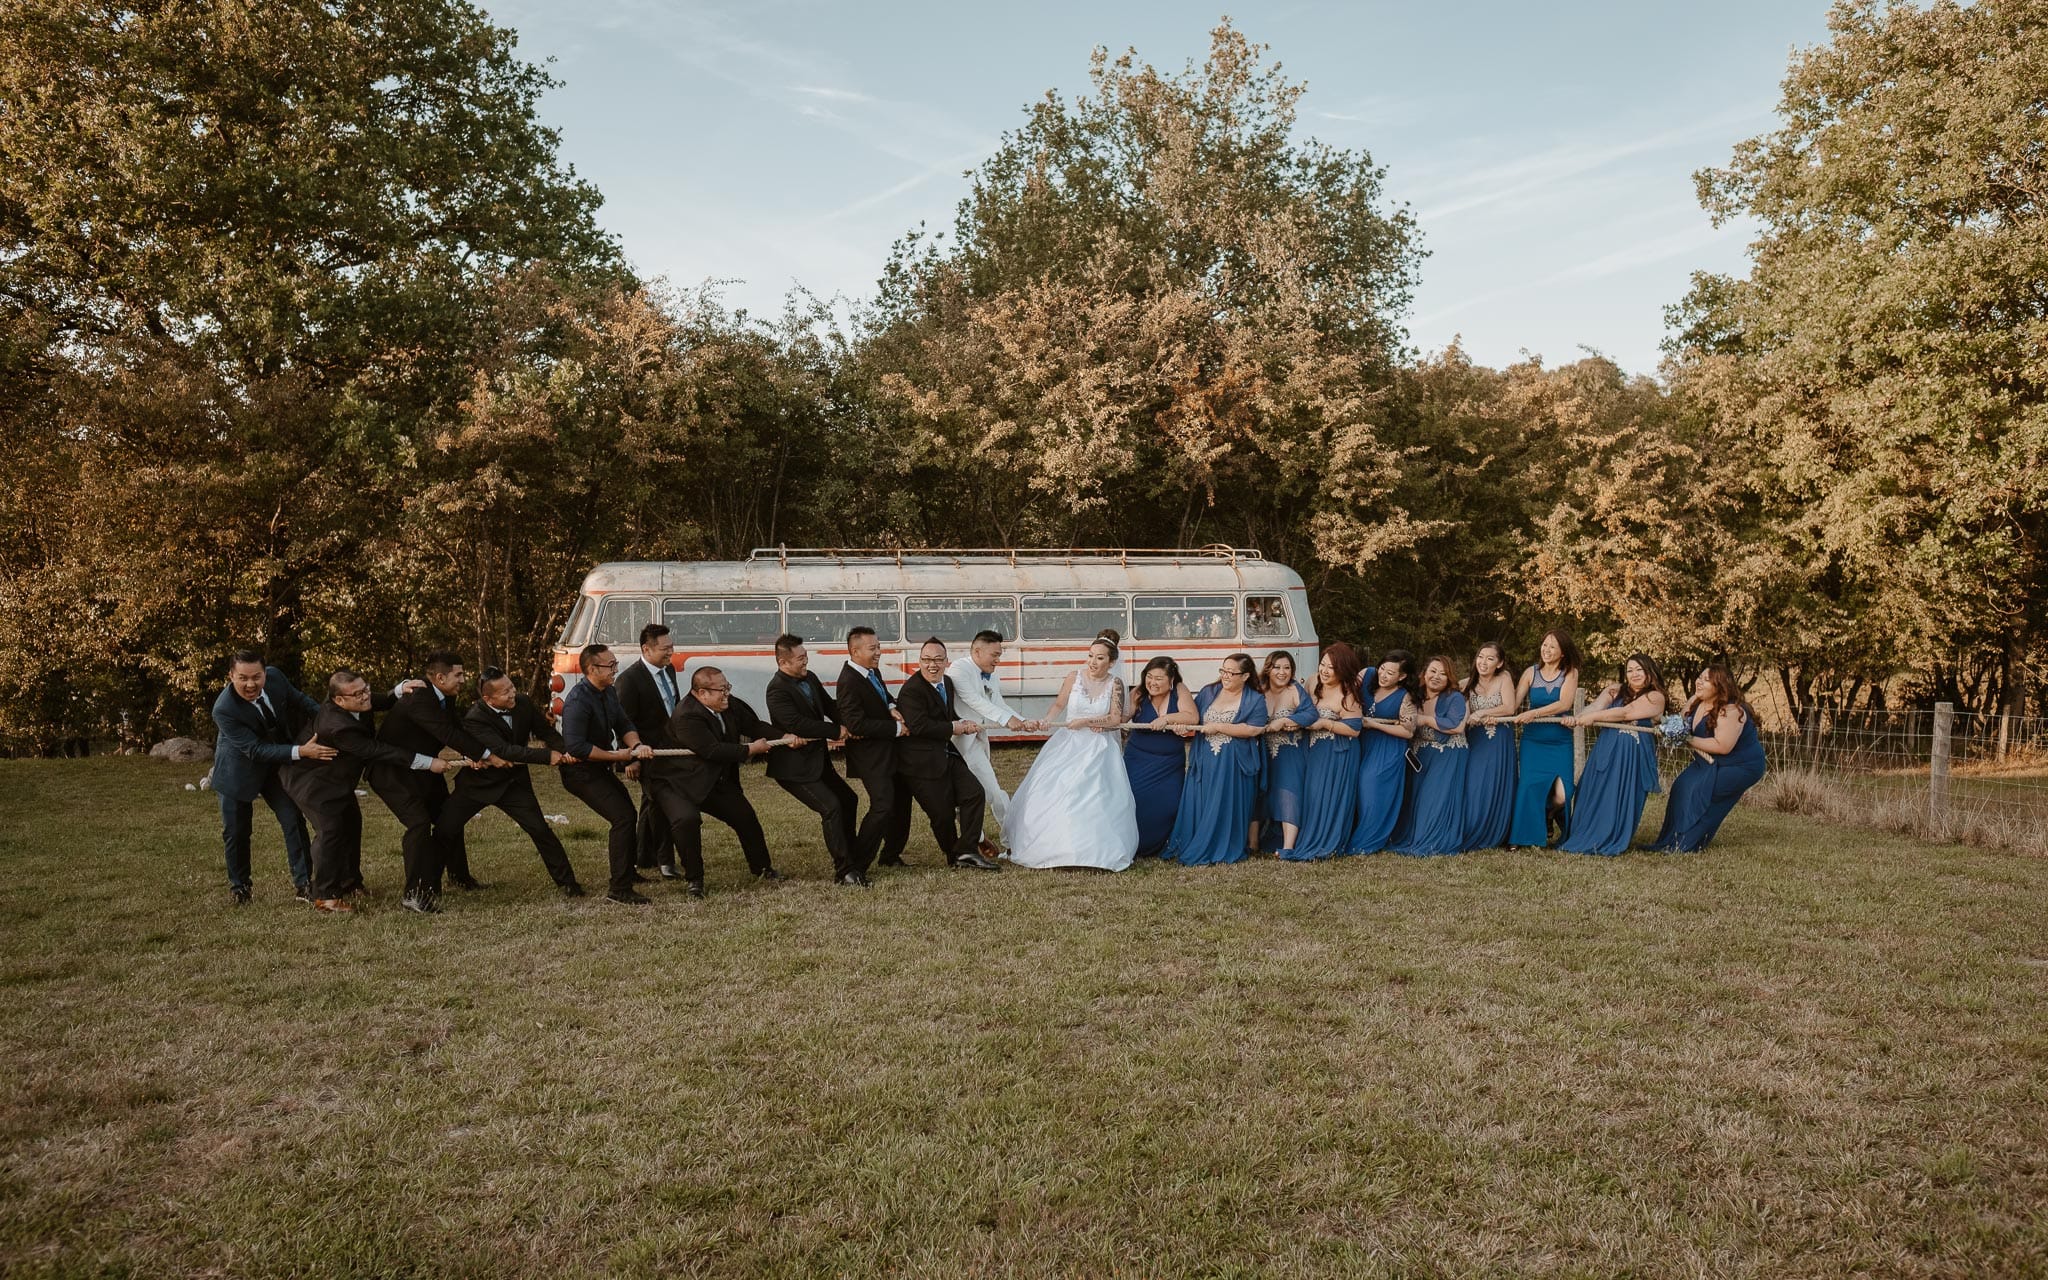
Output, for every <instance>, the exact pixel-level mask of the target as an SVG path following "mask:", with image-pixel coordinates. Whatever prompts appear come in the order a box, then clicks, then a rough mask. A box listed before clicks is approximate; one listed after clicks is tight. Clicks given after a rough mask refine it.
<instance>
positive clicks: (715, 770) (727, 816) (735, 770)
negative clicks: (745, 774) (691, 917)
mask: <svg viewBox="0 0 2048 1280" xmlns="http://www.w3.org/2000/svg"><path fill="white" fill-rule="evenodd" d="M721 721H723V723H721ZM668 736H669V740H670V741H672V742H673V743H675V745H676V746H678V747H686V748H688V749H689V750H691V751H693V752H695V753H696V754H695V755H689V756H671V757H667V758H664V759H659V760H648V761H644V762H642V764H641V766H640V776H641V777H643V778H645V779H647V785H648V786H649V787H650V788H652V789H653V791H654V795H655V802H656V803H657V804H659V805H660V806H661V811H662V813H663V815H664V816H666V817H667V818H668V821H669V829H670V832H671V834H672V835H673V837H674V839H675V845H676V859H677V860H678V861H679V862H681V863H682V864H683V878H684V879H686V880H688V881H690V882H691V883H693V884H702V883H703V881H704V820H703V817H702V815H704V814H707V813H708V814H710V815H711V816H712V817H714V818H716V819H718V820H719V821H720V822H723V823H724V824H725V825H727V826H729V827H731V828H732V829H733V834H734V835H736V836H738V837H739V840H740V850H741V851H742V852H743V853H745V854H746V856H747V869H748V870H750V871H752V872H753V873H754V874H755V875H760V874H761V873H762V872H763V871H766V870H768V869H769V866H770V863H769V861H768V837H767V836H766V835H765V834H764V833H763V832H762V830H761V820H760V818H758V817H756V816H755V814H754V806H753V805H751V804H749V803H748V802H747V795H746V792H745V791H743V790H741V789H740V764H741V762H742V761H745V760H747V759H748V758H749V757H750V756H751V754H752V753H751V752H749V751H748V750H747V748H746V747H745V746H743V745H741V743H740V739H741V738H742V737H748V738H773V737H780V736H781V735H780V733H779V732H777V730H776V729H775V728H774V727H773V726H771V725H767V724H764V723H762V721H761V718H760V717H759V716H757V715H755V714H754V709H753V708H752V707H749V706H748V705H747V704H746V703H744V702H741V701H740V700H739V699H738V698H733V699H731V700H730V701H729V702H728V703H727V704H726V709H725V711H724V712H722V713H713V712H712V710H711V708H709V707H707V706H705V705H704V704H703V703H701V702H699V701H697V699H696V697H695V696H694V695H685V696H684V698H683V700H682V701H681V702H678V703H677V704H676V710H675V714H674V715H672V716H670V717H669V721H668Z"/></svg>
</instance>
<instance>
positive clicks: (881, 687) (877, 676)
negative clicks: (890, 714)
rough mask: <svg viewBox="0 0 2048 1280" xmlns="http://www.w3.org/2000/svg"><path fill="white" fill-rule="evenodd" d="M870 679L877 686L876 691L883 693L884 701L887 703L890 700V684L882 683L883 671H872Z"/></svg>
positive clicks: (869, 673)
mask: <svg viewBox="0 0 2048 1280" xmlns="http://www.w3.org/2000/svg"><path fill="white" fill-rule="evenodd" d="M868 680H869V681H870V682H871V683H872V684H873V685H874V686H875V692H876V693H879V694H881V695H882V702H883V703H884V704H885V705H886V704H887V703H888V701H889V686H888V685H886V684H883V683H882V673H881V672H879V671H870V672H868Z"/></svg>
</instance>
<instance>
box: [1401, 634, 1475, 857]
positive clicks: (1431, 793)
mask: <svg viewBox="0 0 2048 1280" xmlns="http://www.w3.org/2000/svg"><path fill="white" fill-rule="evenodd" d="M1456 679H1457V673H1456V671H1455V670H1454V669H1453V668H1452V665H1451V660H1450V659H1449V658H1431V659H1430V660H1429V665H1428V666H1426V667H1424V668H1423V669H1422V710H1421V712H1420V713H1419V714H1418V715H1417V717H1416V720H1417V725H1418V727H1417V729H1416V734H1415V738H1416V741H1417V742H1419V743H1420V744H1421V746H1420V748H1419V749H1418V750H1417V753H1416V754H1417V755H1418V756H1419V757H1420V758H1421V761H1422V768H1421V769H1420V770H1419V771H1418V772H1417V773H1416V775H1415V794H1414V798H1413V800H1412V802H1411V803H1412V805H1413V808H1412V809H1411V812H1412V813H1413V814H1414V815H1415V816H1414V819H1413V821H1412V823H1411V825H1410V828H1409V832H1408V836H1407V838H1406V839H1405V840H1402V841H1400V842H1399V843H1397V844H1395V846H1394V852H1395V853H1406V854H1412V855H1414V856H1417V857H1435V856H1437V855H1439V854H1446V853H1459V852H1461V851H1463V849H1464V848H1465V778H1466V774H1467V771H1468V767H1469V763H1470V758H1471V753H1470V751H1469V750H1468V748H1467V747H1466V745H1465V695H1464V694H1462V693H1459V692H1458V691H1457V690H1456V689H1455V688H1453V687H1452V685H1453V684H1454V682H1455V681H1456Z"/></svg>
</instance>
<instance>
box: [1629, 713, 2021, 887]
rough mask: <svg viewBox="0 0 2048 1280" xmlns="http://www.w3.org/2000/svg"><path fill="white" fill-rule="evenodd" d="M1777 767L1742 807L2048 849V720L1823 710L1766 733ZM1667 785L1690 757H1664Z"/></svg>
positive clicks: (1678, 752)
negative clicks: (1748, 805) (1760, 806)
mask: <svg viewBox="0 0 2048 1280" xmlns="http://www.w3.org/2000/svg"><path fill="white" fill-rule="evenodd" d="M1760 736H1761V738H1762V739H1763V745H1764V754H1765V757H1766V759H1767V760H1768V762H1769V768H1770V772H1769V773H1767V774H1766V775H1765V777H1764V780H1763V781H1762V782H1761V783H1759V784H1757V786H1756V787H1755V788H1753V789H1752V790H1751V791H1750V793H1749V795H1748V796H1746V797H1745V801H1746V802H1747V803H1750V804H1761V805H1765V806H1768V807H1770V808H1774V809H1778V810H1780V811H1783V812H1787V813H1804V814H1810V815H1813V816H1817V817H1822V818H1827V819H1829V820H1831V821H1836V822H1840V823H1843V824H1845V825H1850V826H1858V827H1866V828H1871V829H1874V830H1880V831H1889V832H1893V833H1896V834H1901V835H1910V836H1915V837H1918V838H1920V839H1925V840H1935V841H1955V842H1959V843H1963V844H1972V845H1980V846H1984V847H1988V848H1999V849H2015V850H2019V851H2022V852H2027V853H2036V854H2048V717H2041V716H2005V715H1987V714H1981V713H1977V714H1973V713H1967V712H1956V711H1954V710H1953V709H1952V708H1951V707H1950V706H1949V705H1948V704H1946V703H1942V704H1938V705H1937V706H1936V707H1935V708H1934V709H1933V710H1931V711H1924V710H1902V711H1890V710H1877V711H1871V710H1857V711H1849V712H1843V713H1839V714H1838V713H1834V712H1816V713H1813V714H1810V715H1808V716H1807V717H1806V718H1805V719H1804V722H1803V723H1795V724H1792V725H1789V726H1779V727H1766V728H1762V729H1761V732H1760ZM1659 758H1660V762H1661V765H1662V770H1663V774H1664V778H1665V781H1666V783H1667V784H1668V783H1669V781H1670V779H1671V778H1672V777H1673V776H1675V775H1676V774H1677V773H1678V771H1679V770H1681V769H1683V768H1684V767H1685V766H1686V765H1687V764H1689V763H1690V762H1691V760H1692V753H1691V752H1690V751H1689V750H1687V749H1686V748H1684V747H1682V746H1680V747H1666V748H1663V749H1662V750H1661V751H1660V752H1659Z"/></svg>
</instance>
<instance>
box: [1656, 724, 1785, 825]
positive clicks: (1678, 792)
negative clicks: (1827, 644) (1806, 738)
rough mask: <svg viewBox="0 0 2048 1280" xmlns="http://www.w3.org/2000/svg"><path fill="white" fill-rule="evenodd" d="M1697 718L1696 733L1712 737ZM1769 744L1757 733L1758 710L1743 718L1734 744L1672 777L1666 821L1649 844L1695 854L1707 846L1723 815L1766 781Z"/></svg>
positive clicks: (1701, 736)
mask: <svg viewBox="0 0 2048 1280" xmlns="http://www.w3.org/2000/svg"><path fill="white" fill-rule="evenodd" d="M1700 729H1701V723H1700V721H1698V720H1695V721H1693V727H1692V736H1693V737H1695V738H1710V737H1712V736H1713V735H1712V734H1708V733H1702V732H1701V731H1700ZM1764 772H1765V763H1764V744H1763V740H1762V739H1761V738H1759V737H1757V733H1756V716H1755V714H1754V713H1752V714H1749V715H1745V716H1744V717H1743V718H1742V733H1741V735H1740V736H1739V737H1737V738H1736V739H1735V749H1734V750H1733V751H1730V752H1729V753H1728V754H1727V755H1725V756H1715V757H1713V758H1712V759H1711V760H1702V759H1700V758H1699V757H1698V756H1694V757H1693V762H1692V763H1691V764H1689V765H1687V766H1686V767H1685V772H1683V773H1681V774H1679V775H1678V777H1676V778H1675V779H1673V780H1672V783H1671V797H1670V799H1669V800H1667V801H1666V802H1665V805H1664V826H1663V829H1662V830H1660V831H1658V832H1657V842H1656V843H1655V844H1653V845H1651V846H1650V847H1651V848H1652V849H1661V850H1663V851H1665V852H1667V853H1692V852H1695V851H1697V850H1700V849H1704V848H1706V847H1707V844H1708V842H1709V841H1711V840H1712V839H1713V838H1714V833H1715V832H1717V831H1719V830H1720V829H1721V821H1722V819H1724V818H1726V817H1727V816H1728V813H1729V811H1730V810H1732V809H1734V808H1735V803H1736V801H1738V800H1740V799H1742V793H1743V792H1745V791H1747V790H1749V789H1750V788H1751V787H1753V786H1755V785H1756V784H1757V783H1758V782H1761V781H1762V780H1763V776H1764Z"/></svg>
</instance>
